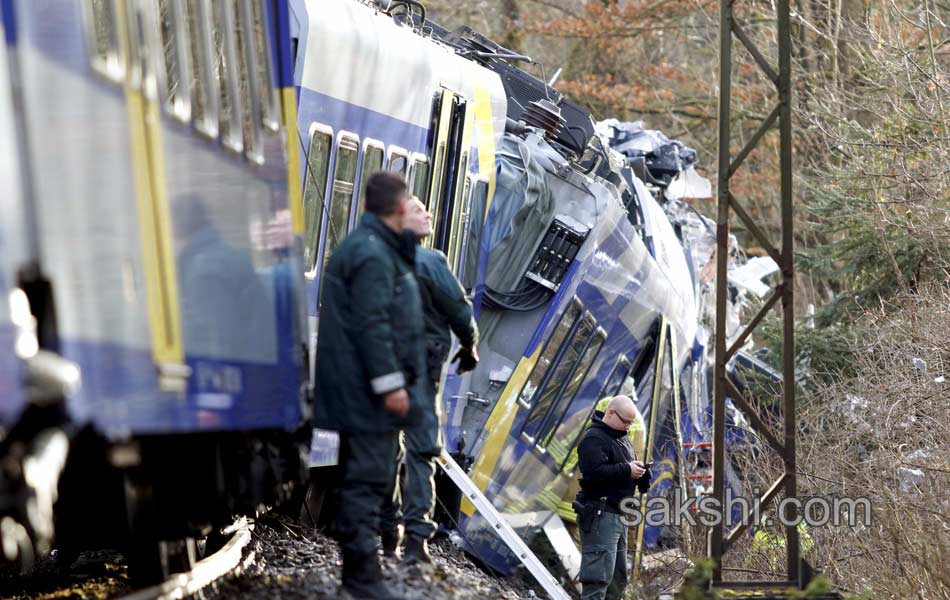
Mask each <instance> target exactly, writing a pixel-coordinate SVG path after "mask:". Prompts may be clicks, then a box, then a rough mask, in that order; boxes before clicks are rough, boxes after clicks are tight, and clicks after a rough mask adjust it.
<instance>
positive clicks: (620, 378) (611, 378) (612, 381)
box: [597, 354, 630, 400]
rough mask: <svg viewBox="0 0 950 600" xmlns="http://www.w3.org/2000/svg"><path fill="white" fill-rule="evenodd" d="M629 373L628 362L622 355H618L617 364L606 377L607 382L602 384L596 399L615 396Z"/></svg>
mask: <svg viewBox="0 0 950 600" xmlns="http://www.w3.org/2000/svg"><path fill="white" fill-rule="evenodd" d="M629 371H630V361H629V360H628V359H627V357H626V356H625V355H623V354H621V355H620V358H618V359H617V364H616V365H614V368H613V370H612V371H611V372H610V375H608V376H607V381H605V382H604V387H602V388H601V389H600V394H598V395H597V399H598V400H600V399H601V398H605V397H607V396H611V397H612V396H616V395H617V394H619V393H620V390H622V389H623V383H624V381H626V380H627V377H628V376H629V375H628V374H629Z"/></svg>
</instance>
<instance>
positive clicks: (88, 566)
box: [0, 551, 131, 600]
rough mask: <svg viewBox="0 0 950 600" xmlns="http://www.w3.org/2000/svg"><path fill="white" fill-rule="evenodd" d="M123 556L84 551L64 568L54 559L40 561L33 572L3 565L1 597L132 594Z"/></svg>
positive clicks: (101, 598)
mask: <svg viewBox="0 0 950 600" xmlns="http://www.w3.org/2000/svg"><path fill="white" fill-rule="evenodd" d="M130 590H131V588H130V586H129V581H128V576H127V574H126V567H125V563H124V560H123V559H122V556H121V555H119V554H118V553H116V552H112V551H96V552H83V553H82V554H80V555H79V558H78V559H77V560H76V561H75V562H74V563H73V565H72V566H71V567H70V568H69V569H68V570H64V569H62V568H61V566H60V565H58V564H57V563H56V562H55V561H54V560H53V559H52V558H49V557H44V558H42V559H40V560H38V561H37V563H36V565H35V567H34V569H33V571H32V573H30V574H29V575H22V574H20V573H19V570H18V569H16V568H14V567H12V566H10V565H4V566H3V567H2V568H0V598H4V599H10V600H27V599H31V600H105V599H107V598H115V597H116V596H119V595H122V594H125V593H128V592H129V591H130Z"/></svg>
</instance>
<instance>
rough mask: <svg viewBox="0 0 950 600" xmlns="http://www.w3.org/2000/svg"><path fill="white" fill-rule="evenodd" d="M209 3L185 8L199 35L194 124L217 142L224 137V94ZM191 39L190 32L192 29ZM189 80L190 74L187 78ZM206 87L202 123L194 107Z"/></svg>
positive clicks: (198, 2) (198, 1) (204, 0)
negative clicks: (192, 14)
mask: <svg viewBox="0 0 950 600" xmlns="http://www.w3.org/2000/svg"><path fill="white" fill-rule="evenodd" d="M209 2H210V0H192V1H191V2H188V3H187V4H186V15H188V14H189V12H188V10H189V9H192V8H193V9H194V18H195V32H196V33H197V34H198V39H197V40H195V48H197V54H198V61H197V65H192V66H193V67H194V66H197V74H198V76H197V78H196V79H197V81H198V82H199V83H198V86H195V87H193V88H192V94H191V102H192V105H191V110H190V113H191V124H192V127H194V128H195V131H197V132H198V133H199V134H201V135H203V136H205V137H207V138H208V139H212V140H217V139H218V136H219V135H220V133H221V125H220V119H221V110H220V109H221V106H220V103H221V90H220V88H219V87H218V78H217V77H216V76H215V74H214V69H215V58H214V53H215V45H214V33H213V31H212V30H211V21H212V19H213V18H214V11H213V10H212V8H211V5H210V4H209ZM189 18H190V17H186V28H188V26H187V21H188V19H189ZM188 33H189V36H190V35H191V33H192V32H191V31H190V29H189V32H188ZM188 58H189V60H191V55H190V53H189V57H188ZM188 76H189V78H190V77H191V73H189V74H188ZM202 85H203V86H204V88H205V89H204V92H203V95H204V114H203V115H202V116H201V118H200V119H198V118H196V117H195V112H196V111H195V103H196V102H197V101H198V100H197V97H198V93H197V89H198V87H200V86H202Z"/></svg>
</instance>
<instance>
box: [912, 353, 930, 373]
mask: <svg viewBox="0 0 950 600" xmlns="http://www.w3.org/2000/svg"><path fill="white" fill-rule="evenodd" d="M910 362H912V363H913V364H914V367H915V368H917V369H918V370H920V371H923V372H924V373H926V372H927V361H925V360H924V359H922V358H917V357H916V356H915V357H914V358H912V359H910Z"/></svg>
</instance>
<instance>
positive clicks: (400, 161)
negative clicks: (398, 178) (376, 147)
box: [387, 149, 409, 176]
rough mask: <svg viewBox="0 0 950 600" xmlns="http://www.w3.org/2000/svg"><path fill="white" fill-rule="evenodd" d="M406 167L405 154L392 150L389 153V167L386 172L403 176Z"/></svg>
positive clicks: (407, 165) (407, 163)
mask: <svg viewBox="0 0 950 600" xmlns="http://www.w3.org/2000/svg"><path fill="white" fill-rule="evenodd" d="M408 167H409V159H408V158H407V157H406V154H405V152H404V151H403V150H401V149H400V150H395V149H393V150H390V151H389V166H388V167H387V169H388V170H390V171H393V172H394V173H399V174H401V175H403V176H405V175H406V169H407V168H408Z"/></svg>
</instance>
